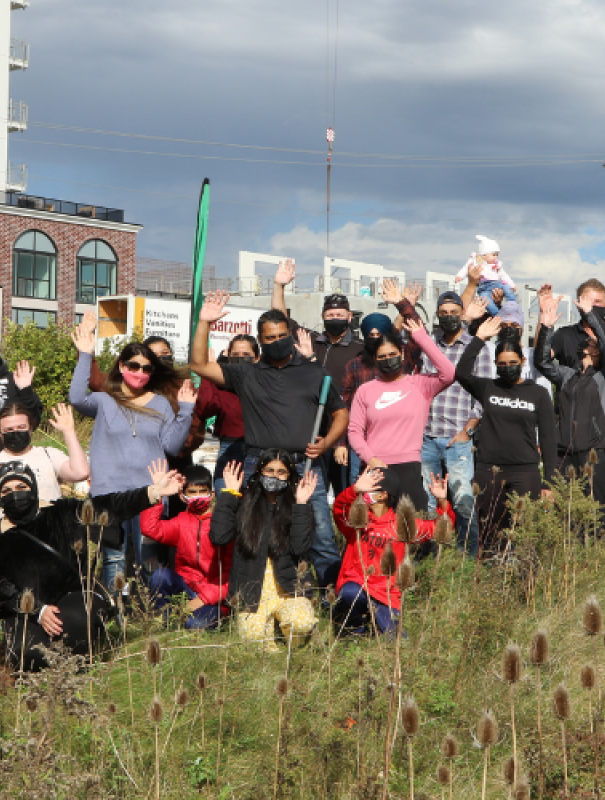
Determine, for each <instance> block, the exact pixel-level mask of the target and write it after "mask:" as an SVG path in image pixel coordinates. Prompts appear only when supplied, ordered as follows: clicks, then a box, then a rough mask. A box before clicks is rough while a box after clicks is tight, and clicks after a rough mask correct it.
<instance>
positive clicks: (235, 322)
mask: <svg viewBox="0 0 605 800" xmlns="http://www.w3.org/2000/svg"><path fill="white" fill-rule="evenodd" d="M227 309H228V310H229V313H228V314H227V316H226V317H223V319H219V321H218V322H213V323H212V325H211V326H210V347H211V348H212V349H213V350H214V354H215V355H216V356H217V357H218V356H219V355H220V353H221V351H222V350H224V349H225V348H226V347H227V346H228V344H229V342H230V341H231V338H232V337H233V336H235V334H237V333H247V334H248V335H249V336H254V337H256V323H257V322H258V318H259V317H260V315H261V314H262V313H264V311H265V310H266V309H262V308H245V307H243V306H227Z"/></svg>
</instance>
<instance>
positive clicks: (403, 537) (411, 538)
mask: <svg viewBox="0 0 605 800" xmlns="http://www.w3.org/2000/svg"><path fill="white" fill-rule="evenodd" d="M396 516H397V536H398V537H399V541H400V542H405V544H411V543H412V542H415V541H416V509H415V508H414V503H412V501H411V500H410V498H409V497H408V496H407V494H404V495H402V497H401V500H400V501H399V502H398V503H397V512H396Z"/></svg>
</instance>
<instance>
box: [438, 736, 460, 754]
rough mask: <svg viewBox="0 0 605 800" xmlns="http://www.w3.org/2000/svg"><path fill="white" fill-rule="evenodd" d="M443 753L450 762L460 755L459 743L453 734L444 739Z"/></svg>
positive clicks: (442, 743)
mask: <svg viewBox="0 0 605 800" xmlns="http://www.w3.org/2000/svg"><path fill="white" fill-rule="evenodd" d="M441 752H442V754H443V757H444V758H449V759H450V760H451V759H452V758H456V756H457V755H458V742H457V740H456V738H455V737H454V736H452V734H451V733H448V734H447V735H446V736H444V737H443V741H442V742H441Z"/></svg>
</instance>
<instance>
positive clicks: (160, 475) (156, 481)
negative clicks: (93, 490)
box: [147, 458, 185, 497]
mask: <svg viewBox="0 0 605 800" xmlns="http://www.w3.org/2000/svg"><path fill="white" fill-rule="evenodd" d="M147 469H148V471H149V475H150V476H151V481H152V483H153V488H154V490H155V493H156V495H157V497H170V496H171V495H174V494H178V493H179V492H180V491H181V489H182V488H183V487H184V485H185V478H184V477H183V476H182V475H179V473H178V471H177V470H176V469H171V470H170V471H168V462H167V461H166V460H165V459H163V458H159V459H158V460H157V461H152V462H151V464H150V466H148V467H147Z"/></svg>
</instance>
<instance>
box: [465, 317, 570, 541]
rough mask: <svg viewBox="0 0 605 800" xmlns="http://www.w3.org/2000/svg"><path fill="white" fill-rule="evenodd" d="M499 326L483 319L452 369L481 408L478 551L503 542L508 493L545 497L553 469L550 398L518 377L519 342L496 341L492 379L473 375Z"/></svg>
mask: <svg viewBox="0 0 605 800" xmlns="http://www.w3.org/2000/svg"><path fill="white" fill-rule="evenodd" d="M500 325H501V323H500V319H499V318H498V317H490V318H489V319H487V320H486V321H485V322H483V323H482V324H481V325H480V326H479V329H478V331H477V335H476V336H475V337H474V338H473V340H472V341H471V343H470V344H469V345H468V346H467V348H466V350H465V352H464V354H463V355H462V358H461V359H460V361H459V362H458V367H457V368H456V378H457V379H458V381H459V383H460V384H461V386H462V387H463V388H464V389H466V391H467V392H469V393H470V394H471V395H472V396H473V397H474V398H475V399H476V400H477V401H478V402H480V403H481V405H482V407H483V416H482V419H481V437H480V439H479V445H478V448H477V453H476V459H477V461H476V466H475V483H476V484H477V485H478V486H479V489H480V493H479V495H478V496H477V511H478V514H479V529H480V543H479V552H480V553H482V552H484V551H488V552H489V551H493V550H498V549H499V548H500V547H501V546H502V542H501V540H500V538H499V533H500V531H501V530H502V529H503V528H506V527H509V522H510V513H509V511H508V510H507V508H506V504H507V501H508V497H509V495H510V493H511V492H513V491H514V492H516V493H517V494H519V495H529V496H530V497H531V498H532V500H537V499H539V498H540V497H541V496H542V497H550V496H551V494H552V493H551V491H550V490H549V489H548V487H547V485H546V484H547V483H548V482H549V481H552V479H553V477H554V471H555V467H556V431H555V415H554V410H553V405H552V402H551V398H550V395H549V393H548V392H547V391H546V389H544V388H543V387H542V386H538V385H537V384H536V383H535V382H534V381H531V380H524V379H523V378H522V369H523V361H524V357H523V351H522V349H521V346H520V345H519V344H518V343H516V342H510V341H504V342H500V344H498V346H497V347H496V371H497V375H498V377H497V378H496V379H493V378H480V377H477V376H476V375H474V374H473V369H474V366H475V361H476V359H477V356H478V355H479V353H480V352H481V351H482V349H483V348H484V345H485V342H486V341H487V339H490V338H492V337H493V336H497V334H498V332H499V330H500ZM536 428H537V430H538V437H537V441H536ZM540 461H542V464H543V469H544V480H545V482H546V484H545V485H544V486H543V484H542V476H541V474H540Z"/></svg>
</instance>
